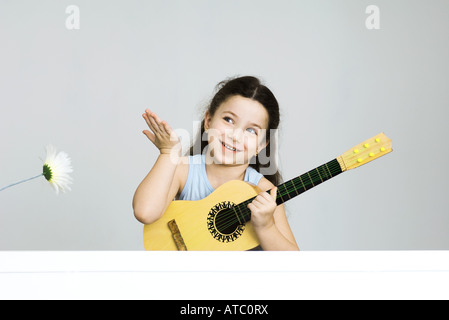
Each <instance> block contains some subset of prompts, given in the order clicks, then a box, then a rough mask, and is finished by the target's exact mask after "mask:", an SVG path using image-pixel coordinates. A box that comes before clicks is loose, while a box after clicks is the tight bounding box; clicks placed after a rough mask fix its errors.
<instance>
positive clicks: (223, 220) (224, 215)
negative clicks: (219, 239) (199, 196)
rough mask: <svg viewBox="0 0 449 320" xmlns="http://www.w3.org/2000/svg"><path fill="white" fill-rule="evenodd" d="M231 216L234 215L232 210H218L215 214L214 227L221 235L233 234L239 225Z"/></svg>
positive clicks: (233, 216)
mask: <svg viewBox="0 0 449 320" xmlns="http://www.w3.org/2000/svg"><path fill="white" fill-rule="evenodd" d="M233 218H235V215H234V214H233V213H232V212H229V210H222V211H220V212H219V213H218V214H217V215H216V216H215V227H216V228H217V230H218V232H220V233H221V234H223V235H231V234H233V233H234V232H235V231H236V230H237V228H238V227H239V225H240V223H239V222H238V221H235V220H234V219H233Z"/></svg>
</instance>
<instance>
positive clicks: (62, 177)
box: [0, 145, 73, 194]
mask: <svg viewBox="0 0 449 320" xmlns="http://www.w3.org/2000/svg"><path fill="white" fill-rule="evenodd" d="M46 150H47V156H46V159H45V162H44V166H43V172H42V173H41V174H39V175H37V176H35V177H31V178H28V179H25V180H22V181H19V182H16V183H13V184H10V185H8V186H6V187H3V188H1V189H0V191H3V190H5V189H7V188H9V187H12V186H15V185H17V184H20V183H23V182H26V181H30V180H33V179H36V178H39V177H41V176H44V177H45V179H47V181H48V182H49V183H50V185H51V186H52V187H53V188H54V189H55V191H56V194H59V190H61V191H62V192H66V191H67V190H71V189H70V187H69V185H70V184H71V183H72V178H71V177H70V175H69V173H71V172H73V169H72V165H71V160H70V158H69V156H68V155H67V153H65V152H59V153H56V148H55V147H53V146H52V145H48V146H47V147H46Z"/></svg>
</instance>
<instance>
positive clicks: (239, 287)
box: [0, 251, 449, 300]
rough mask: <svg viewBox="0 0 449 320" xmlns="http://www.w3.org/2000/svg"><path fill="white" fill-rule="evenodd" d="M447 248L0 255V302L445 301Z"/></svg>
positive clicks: (448, 273)
mask: <svg viewBox="0 0 449 320" xmlns="http://www.w3.org/2000/svg"><path fill="white" fill-rule="evenodd" d="M448 286H449V252H448V251H373V252H371V251H370V252H366V251H333V252H110V251H107V252H97V251H87V252H70V251H69V252H50V251H49V252H0V299H127V298H129V299H256V300H257V299H427V298H428V299H447V298H449V293H448V290H447V289H446V288H448Z"/></svg>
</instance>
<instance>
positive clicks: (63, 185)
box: [43, 145, 73, 194]
mask: <svg viewBox="0 0 449 320" xmlns="http://www.w3.org/2000/svg"><path fill="white" fill-rule="evenodd" d="M43 170H44V172H43V175H44V177H45V179H47V181H48V182H50V185H51V186H52V187H53V188H54V189H55V191H56V194H58V193H59V190H61V191H62V192H66V191H67V190H71V189H70V187H69V184H71V183H72V178H71V177H70V175H69V173H72V172H73V169H72V165H71V160H70V158H69V156H68V155H67V153H65V152H59V153H56V148H55V147H53V146H52V145H48V146H47V157H46V159H45V162H44V169H43Z"/></svg>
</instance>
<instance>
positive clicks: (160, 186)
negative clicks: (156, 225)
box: [133, 109, 181, 224]
mask: <svg viewBox="0 0 449 320" xmlns="http://www.w3.org/2000/svg"><path fill="white" fill-rule="evenodd" d="M142 116H143V118H144V119H145V121H146V123H147V124H148V126H149V128H150V129H151V131H152V132H150V131H149V130H144V131H143V133H144V134H145V135H146V136H147V137H148V139H149V140H150V141H151V142H153V144H154V145H155V146H156V147H157V148H158V149H159V151H160V155H159V157H158V158H157V160H156V163H155V164H154V166H153V168H152V169H151V171H150V172H149V173H148V175H147V176H146V177H145V179H144V180H143V181H142V182H141V183H140V185H139V187H138V188H137V190H136V192H135V194H134V199H133V209H134V216H135V217H136V219H137V220H139V221H140V222H142V223H144V224H150V223H152V222H154V221H156V220H157V219H159V218H160V217H161V216H162V215H163V213H164V212H165V210H166V209H167V207H168V205H169V204H170V202H171V201H172V200H173V198H174V197H175V196H176V194H177V193H178V190H179V185H180V183H179V174H178V171H179V170H178V169H179V167H180V166H178V164H179V162H180V159H181V157H180V152H181V145H180V143H179V139H178V137H177V136H176V134H175V133H174V131H173V130H172V129H171V128H170V126H169V125H168V124H167V122H165V121H161V120H160V119H159V117H158V116H157V115H156V114H155V113H153V112H150V110H148V109H147V110H146V111H145V113H144V114H143V115H142Z"/></svg>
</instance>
